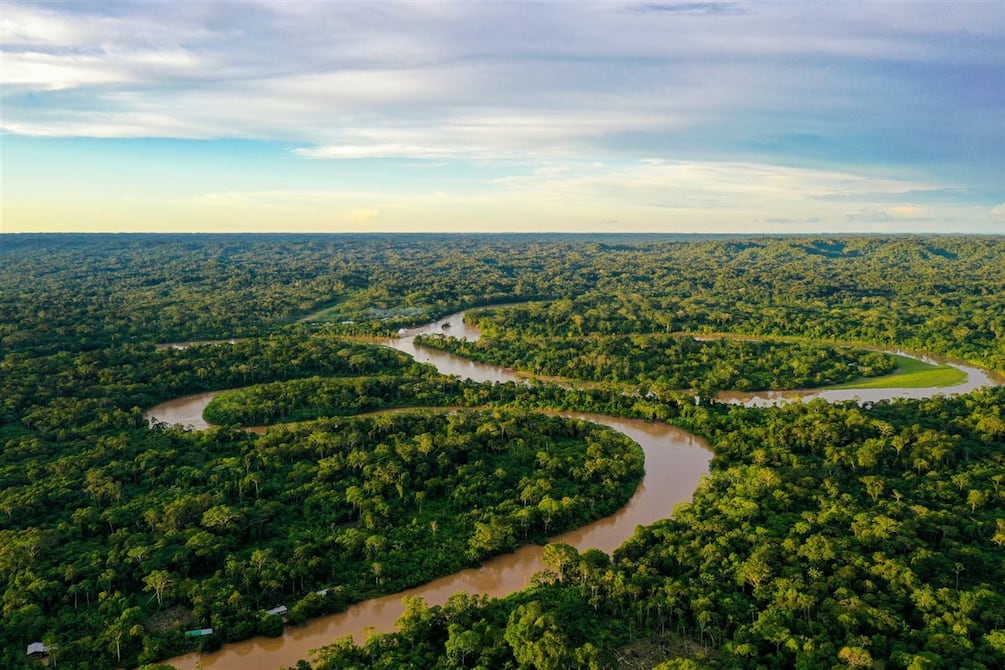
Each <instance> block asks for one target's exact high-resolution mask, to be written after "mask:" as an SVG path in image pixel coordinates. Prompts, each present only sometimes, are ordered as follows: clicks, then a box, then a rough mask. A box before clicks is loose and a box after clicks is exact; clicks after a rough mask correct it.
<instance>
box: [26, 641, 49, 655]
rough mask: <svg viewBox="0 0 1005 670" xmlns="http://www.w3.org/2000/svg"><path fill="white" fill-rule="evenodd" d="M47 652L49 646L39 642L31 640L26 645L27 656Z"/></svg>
mask: <svg viewBox="0 0 1005 670" xmlns="http://www.w3.org/2000/svg"><path fill="white" fill-rule="evenodd" d="M48 653H49V648H48V647H46V646H45V645H44V644H42V643H41V642H32V643H31V644H29V645H28V651H27V654H28V656H31V655H32V654H48Z"/></svg>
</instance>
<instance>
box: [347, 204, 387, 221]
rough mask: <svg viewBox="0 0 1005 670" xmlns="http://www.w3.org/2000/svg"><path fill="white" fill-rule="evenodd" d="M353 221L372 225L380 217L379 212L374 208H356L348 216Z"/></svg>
mask: <svg viewBox="0 0 1005 670" xmlns="http://www.w3.org/2000/svg"><path fill="white" fill-rule="evenodd" d="M349 215H350V216H351V217H352V218H353V220H354V221H358V222H360V223H373V222H374V221H375V220H376V219H377V218H379V217H380V210H379V209H377V208H376V207H358V208H356V209H354V210H352V212H350V214H349Z"/></svg>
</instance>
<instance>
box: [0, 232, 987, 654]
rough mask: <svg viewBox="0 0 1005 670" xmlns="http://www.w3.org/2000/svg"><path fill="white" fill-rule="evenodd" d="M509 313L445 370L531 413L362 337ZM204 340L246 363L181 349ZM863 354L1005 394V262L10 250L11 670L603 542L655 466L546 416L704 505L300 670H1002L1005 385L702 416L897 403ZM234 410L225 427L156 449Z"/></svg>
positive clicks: (909, 245)
mask: <svg viewBox="0 0 1005 670" xmlns="http://www.w3.org/2000/svg"><path fill="white" fill-rule="evenodd" d="M500 303H512V304H510V305H508V306H505V307H497V308H493V309H487V310H479V311H473V312H469V313H468V317H467V318H469V319H474V320H477V322H478V325H479V326H480V328H481V329H482V332H483V336H484V337H483V339H482V340H480V341H479V342H477V343H468V342H464V341H459V340H457V339H451V338H449V337H441V338H436V339H437V341H436V342H431V344H435V345H436V346H440V347H443V348H447V349H450V350H452V351H455V352H457V353H459V354H461V355H464V356H467V357H470V358H474V359H478V360H484V361H491V362H496V363H500V364H504V365H509V366H512V367H515V368H517V369H520V370H524V371H526V372H528V373H529V374H531V375H535V376H537V377H539V379H538V380H537V381H535V382H533V383H528V384H496V385H489V384H475V383H473V382H463V381H461V380H457V379H452V378H444V377H442V376H440V375H438V374H437V373H436V372H435V371H433V370H430V369H429V368H427V367H425V366H421V365H418V364H416V363H415V362H414V361H412V360H411V359H409V358H408V357H407V356H404V355H403V354H400V353H398V352H395V351H392V350H390V349H387V348H384V347H380V346H377V345H375V344H373V343H369V342H366V341H364V339H363V338H364V337H366V336H373V335H388V334H393V333H394V332H396V331H397V329H398V328H401V327H406V326H410V325H414V324H416V323H421V322H424V321H426V320H430V319H432V318H434V317H438V316H443V315H446V314H449V313H452V312H454V311H457V310H461V309H471V308H476V307H482V306H485V305H492V304H497V305H498V304H500ZM696 336H697V339H696ZM723 336H728V337H723ZM739 336H746V337H747V338H750V339H742V338H741V337H739ZM232 338H236V339H234V341H233V342H229V340H231V339H232ZM191 340H225V341H226V342H223V343H218V344H204V345H196V346H188V347H185V348H170V347H168V348H164V347H158V346H157V345H158V344H159V343H169V342H182V341H191ZM870 347H873V348H874V347H888V348H892V347H903V348H907V349H913V350H920V351H927V352H932V353H936V354H942V355H947V356H953V357H957V358H960V359H964V360H967V361H969V362H971V363H974V364H977V365H981V366H984V367H986V368H988V369H990V370H994V371H998V372H999V373H1001V372H1003V371H1005V240H1003V239H1001V238H996V237H930V238H929V237H890V238H884V237H855V238H810V237H794V238H754V237H737V238H700V237H698V238H684V237H673V236H667V237H660V236H593V237H581V236H553V235H540V236H436V235H430V236H392V235H388V236H379V235H376V236H211V235H207V236H131V235H123V236H72V235H67V236H41V235H40V236H34V235H20V236H10V235H7V236H0V354H2V360H0V378H2V380H3V389H4V392H3V395H2V404H0V446H2V449H3V451H2V457H0V510H2V512H3V513H2V514H0V576H2V579H0V587H2V592H0V606H2V608H3V609H2V617H3V622H4V623H3V625H2V626H0V665H3V666H4V667H12V668H17V667H31V664H32V663H33V661H31V660H29V659H27V658H26V654H25V649H26V646H27V645H28V644H30V643H32V642H35V641H42V642H44V643H45V644H46V645H48V647H49V648H50V649H51V653H53V654H54V655H55V656H56V658H55V659H51V660H54V661H58V665H57V667H64V668H107V667H119V666H121V667H134V666H137V665H141V664H145V663H155V662H158V661H162V660H164V659H166V658H169V657H170V656H172V655H174V654H176V653H178V652H181V651H185V650H188V649H192V648H198V647H203V648H206V647H212V646H215V645H219V644H220V643H222V642H224V641H226V640H237V639H242V638H244V637H248V636H250V635H253V634H256V633H265V634H272V635H276V634H279V633H281V631H282V628H283V624H284V622H283V620H282V619H280V618H279V617H278V616H276V615H274V614H268V613H267V610H268V609H271V608H273V607H274V606H275V605H277V604H279V603H280V602H282V603H287V604H289V605H290V608H289V612H288V614H287V619H286V621H285V623H286V624H287V625H295V624H296V623H297V622H298V621H302V620H304V619H306V618H308V617H312V616H315V615H317V614H320V613H324V612H331V611H337V610H339V609H341V608H343V607H344V606H345V605H346V604H347V603H349V602H352V601H356V600H360V599H364V598H368V597H371V596H372V595H375V594H378V593H392V592H396V591H398V590H400V589H401V588H403V587H405V586H408V585H411V584H415V583H418V582H420V581H424V580H428V579H430V578H432V577H433V576H436V575H441V574H445V573H449V572H451V571H454V570H456V569H458V568H460V567H463V566H466V565H470V564H473V563H476V562H477V561H479V560H481V559H482V558H484V557H486V556H490V555H493V554H496V553H499V552H503V551H507V550H510V549H512V548H514V547H516V546H518V545H520V544H523V543H526V542H542V541H544V539H545V538H546V537H547V536H549V535H552V534H554V533H555V532H556V531H558V530H559V529H562V528H571V527H574V526H577V525H579V524H581V523H583V522H585V521H586V520H588V519H594V518H598V517H599V516H602V515H604V514H606V513H608V512H610V511H612V510H613V509H616V508H617V507H618V506H620V505H621V504H623V503H624V501H625V500H627V499H628V497H629V496H630V495H631V493H632V491H633V490H634V488H635V485H636V484H637V482H638V481H639V478H640V476H641V472H642V467H643V463H642V458H641V452H640V451H639V449H638V447H637V446H636V445H634V444H633V443H631V442H630V441H629V440H627V439H626V438H624V437H623V436H621V435H619V434H617V433H614V432H613V431H611V430H609V429H605V428H602V427H599V426H596V425H594V424H589V423H584V422H582V421H577V420H572V419H563V418H559V417H555V416H552V415H550V414H547V413H544V412H543V410H554V409H577V410H582V411H592V412H601V413H605V414H610V415H620V416H631V417H638V418H644V419H649V420H660V421H668V422H671V423H674V424H676V425H679V426H681V427H682V428H685V429H686V430H689V431H691V432H693V433H695V434H697V435H700V436H702V437H704V438H706V439H707V440H708V441H709V443H710V444H711V445H712V447H713V448H714V450H715V457H714V459H713V461H712V464H711V474H710V476H709V477H708V479H707V480H706V481H704V482H703V484H702V485H701V486H700V487H699V488H698V490H697V491H696V492H695V494H694V499H693V501H692V502H691V503H689V504H686V505H683V506H681V507H680V508H678V509H677V510H676V511H675V513H674V514H673V516H672V517H670V518H668V519H666V520H664V521H661V522H659V523H657V524H655V525H653V526H649V527H645V528H640V529H638V531H637V532H636V534H635V536H634V537H633V538H632V539H631V540H629V541H628V542H627V543H626V544H625V545H623V546H622V547H621V548H619V549H618V550H617V551H615V552H614V553H613V555H611V556H608V555H606V554H603V553H601V552H597V551H586V552H583V553H582V554H580V553H579V552H577V551H576V550H575V549H573V548H571V547H567V546H564V545H549V547H547V549H546V560H547V563H548V565H549V569H548V570H547V571H545V572H544V573H542V574H540V575H538V577H537V578H536V580H535V585H534V586H533V587H532V588H529V589H526V590H524V591H520V592H518V593H516V594H513V595H512V596H509V597H507V598H502V599H486V598H480V597H477V596H474V595H471V596H458V597H455V598H453V599H451V601H450V602H449V603H447V604H446V605H444V606H435V607H431V606H427V605H425V604H424V603H422V602H418V601H413V602H410V603H409V604H408V607H407V611H406V614H405V616H404V617H403V619H402V620H401V622H400V624H399V630H398V632H396V633H393V634H390V635H379V636H374V637H373V638H372V639H371V640H370V641H369V642H368V643H367V644H365V645H363V646H356V645H353V644H351V643H350V642H348V641H344V640H343V641H339V642H335V641H333V645H332V646H330V647H328V648H326V649H325V650H324V651H323V652H322V653H321V654H320V655H319V657H318V658H317V659H314V660H313V661H307V660H305V661H303V662H302V664H301V665H302V666H307V665H311V666H312V667H315V668H317V669H321V668H353V667H358V668H364V667H365V668H374V667H376V668H401V667H415V668H420V667H421V668H432V667H441V668H475V667H485V668H506V667H512V668H524V667H526V668H531V667H536V668H565V667H587V668H593V667H616V666H625V665H627V664H628V663H629V662H630V661H631V659H641V660H640V661H639V662H645V663H648V664H649V665H650V666H654V665H659V664H662V667H666V668H702V667H710V668H749V667H766V668H776V667H777V668H788V667H805V668H811V667H812V668H816V667H828V668H829V667H886V668H910V669H912V670H918V669H922V668H942V667H946V668H949V667H959V668H997V667H1003V666H1005V586H1003V585H1005V392H1003V391H1002V389H1001V388H1000V387H995V388H988V389H981V390H976V391H972V392H970V393H967V394H964V395H961V396H956V397H942V396H939V395H937V394H933V397H931V398H929V399H924V400H894V401H884V402H877V403H870V404H866V405H859V404H857V403H841V404H828V403H824V402H822V401H814V402H811V403H807V404H788V405H784V406H781V407H770V408H748V407H740V406H733V405H725V404H721V403H714V402H707V401H706V400H708V399H710V398H711V397H713V396H714V393H715V392H716V391H718V390H723V389H738V390H743V389H756V388H780V389H787V388H798V387H802V386H821V385H829V384H835V383H841V382H847V381H852V380H854V379H857V378H859V377H861V376H866V375H870V374H871V375H883V374H886V373H888V372H889V371H890V370H891V369H892V367H893V360H892V359H891V358H890V357H889V356H888V355H886V354H882V353H877V352H876V351H874V350H872V349H870ZM570 381H576V382H578V385H577V386H570V385H569V382H570ZM222 390H228V391H227V392H226V393H223V394H221V395H219V396H218V397H217V398H216V400H215V401H214V403H213V404H212V405H210V407H209V408H208V410H207V417H208V418H210V419H211V420H212V421H213V422H214V423H218V424H220V425H219V426H218V427H216V428H213V429H210V430H207V431H191V430H187V429H184V428H182V427H173V426H164V425H155V426H152V427H151V426H150V425H148V423H147V421H146V420H145V418H144V415H143V412H144V409H145V408H147V407H149V406H150V405H152V404H154V403H157V402H160V401H163V400H167V399H170V398H173V397H177V396H180V395H185V394H188V393H196V392H201V391H222ZM689 392H698V394H699V395H700V396H701V398H702V402H700V403H696V402H695V400H694V398H693V397H692V396H691V395H689ZM378 410H379V413H372V412H375V411H378ZM367 413H370V414H367ZM290 421H293V422H296V423H292V424H290V425H287V426H282V427H277V428H275V429H273V430H271V431H269V432H267V433H266V434H265V435H261V436H259V435H256V434H252V433H248V432H246V431H244V430H242V429H241V427H242V426H249V425H258V424H263V423H268V424H277V423H285V422H290ZM416 547H419V548H420V549H421V550H418V551H417V550H415V548H416ZM206 627H213V628H214V629H217V630H219V631H220V634H216V635H213V636H206V637H203V638H193V637H187V636H186V635H185V631H187V630H190V629H199V628H206Z"/></svg>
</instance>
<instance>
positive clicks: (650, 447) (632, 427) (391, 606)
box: [147, 314, 998, 670]
mask: <svg viewBox="0 0 1005 670" xmlns="http://www.w3.org/2000/svg"><path fill="white" fill-rule="evenodd" d="M462 317H463V315H462V314H455V315H451V316H449V317H446V318H444V319H441V320H439V321H436V322H434V323H431V324H427V325H425V326H423V327H421V328H415V329H412V330H408V331H402V332H401V333H400V334H399V335H400V336H399V337H398V338H397V339H388V340H382V341H381V343H382V344H384V345H385V346H390V347H392V348H395V349H398V350H400V351H404V352H406V353H408V354H410V355H412V356H413V357H414V358H415V359H416V360H417V361H419V362H421V363H430V364H432V365H434V366H435V367H436V368H437V369H438V370H439V371H440V372H442V373H444V374H448V375H459V376H460V377H462V378H467V379H472V380H475V381H488V382H497V381H498V382H504V381H514V380H518V379H519V377H518V376H517V375H516V374H515V373H514V372H513V371H512V370H509V369H506V368H501V367H497V366H492V365H485V364H482V363H476V362H474V361H470V360H468V359H464V358H460V357H458V356H454V355H452V354H449V353H446V352H442V351H437V350H434V349H428V348H425V347H421V346H418V345H416V344H415V342H414V337H415V335H417V334H420V333H432V332H440V333H444V334H449V335H453V336H455V337H467V338H469V339H477V337H478V335H479V333H478V330H477V328H474V327H472V326H469V325H467V324H465V323H464V321H463V318H462ZM444 324H449V325H447V326H446V327H444ZM175 346H178V345H175ZM895 353H900V352H895ZM952 364H953V365H954V366H955V367H959V368H961V369H963V370H964V371H965V372H966V373H967V381H966V382H964V383H962V384H959V385H956V386H953V387H948V388H940V389H869V390H863V389H859V390H848V391H836V390H835V391H813V392H809V391H808V392H781V393H770V394H749V393H747V394H735V393H734V394H722V396H721V398H722V399H723V400H727V401H729V402H739V403H744V404H756V405H764V404H777V403H779V402H786V401H789V400H793V399H795V400H806V399H809V398H815V397H821V398H824V399H827V400H831V401H833V400H843V399H856V398H857V399H859V400H862V401H870V400H879V399H885V398H891V397H924V396H930V395H933V394H934V393H962V392H966V391H970V390H973V389H976V388H979V387H981V386H986V385H989V384H994V383H997V382H998V380H997V379H994V378H992V377H990V376H989V375H988V374H987V373H986V372H985V371H983V370H980V369H978V368H973V367H971V366H966V365H961V364H958V363H955V362H954V363H952ZM215 395H216V392H213V393H201V394H198V395H192V396H187V397H184V398H178V399H175V400H172V401H169V402H166V403H162V404H160V405H157V406H155V407H152V408H150V409H149V410H148V411H147V417H148V418H149V419H151V420H156V421H163V422H165V423H170V424H175V423H178V424H182V425H187V426H191V427H193V428H195V429H205V428H207V427H208V424H207V423H206V421H205V420H204V419H203V418H202V410H203V409H204V408H205V407H206V405H207V404H208V403H209V401H210V400H211V399H212V398H213V397H214V396H215ZM563 415H564V416H576V417H580V418H585V419H588V420H590V421H596V422H597V423H601V424H604V425H606V426H609V427H611V428H614V429H615V430H618V431H620V432H622V433H624V434H625V435H627V436H629V437H630V438H632V439H633V440H635V441H636V442H638V443H639V445H640V446H641V447H642V449H643V451H644V452H645V468H646V472H645V476H644V477H643V480H642V483H641V484H640V485H639V487H638V489H637V490H636V492H635V495H634V496H633V497H632V499H631V500H630V501H629V502H628V504H627V505H625V506H624V507H623V508H622V509H620V510H619V511H617V512H616V513H614V514H612V515H611V516H609V517H606V518H604V519H600V520H599V521H596V522H594V523H591V524H588V525H587V526H584V527H582V528H579V529H577V530H574V531H571V532H569V533H565V534H563V535H559V536H556V537H554V538H552V541H554V542H565V543H567V544H571V545H573V546H575V547H577V548H578V549H580V550H581V551H582V550H585V549H589V548H598V549H601V550H603V551H605V552H608V553H609V552H611V551H613V550H614V549H616V548H617V547H619V546H620V545H621V544H622V543H623V542H624V541H625V540H627V539H628V538H629V537H631V535H632V534H633V533H634V532H635V528H636V526H639V525H646V524H651V523H653V522H655V521H658V520H660V519H664V518H666V517H668V516H670V514H671V512H672V511H673V508H674V507H675V506H676V505H677V504H678V503H680V502H683V501H687V500H690V499H691V496H692V495H693V493H694V490H695V488H696V487H697V485H698V482H699V481H700V479H701V477H702V475H703V474H705V473H707V472H708V464H709V461H710V460H711V457H712V452H711V450H710V449H709V447H708V445H707V444H706V443H705V442H704V441H703V440H701V439H700V438H698V437H696V436H694V435H691V434H690V433H687V432H686V431H683V430H680V429H678V428H674V427H673V426H669V425H667V424H663V423H658V422H646V421H640V420H634V419H622V418H616V417H609V416H600V415H586V414H573V413H566V414H563ZM541 553H542V548H541V547H539V546H536V545H530V546H527V547H524V548H522V549H520V550H519V551H517V552H515V553H512V554H507V555H504V556H498V557H496V558H493V559H491V560H489V561H487V562H486V563H484V564H483V565H482V566H481V567H479V568H474V569H468V570H463V571H461V572H458V573H456V574H453V575H450V576H447V577H443V578H441V579H437V580H435V581H433V582H430V583H428V584H425V585H423V586H419V587H416V588H414V589H410V590H408V591H403V592H400V593H395V594H392V595H388V596H384V597H382V598H375V599H373V600H367V601H364V602H361V603H357V604H355V605H351V606H350V607H349V608H347V609H346V610H345V611H344V612H341V613H339V614H333V615H329V616H324V617H319V618H317V619H312V620H310V621H308V622H306V623H304V624H302V625H299V626H288V627H287V628H286V630H285V631H284V633H283V635H282V637H278V638H263V637H255V638H251V639H249V640H245V641H244V642H237V643H232V644H227V645H225V646H224V647H223V648H222V649H220V650H218V651H215V652H212V653H209V654H199V653H191V654H187V655H185V656H180V657H177V658H173V659H170V660H168V661H167V662H168V663H171V664H172V665H174V666H176V667H178V668H180V669H181V670H196V668H199V667H201V668H206V669H212V670H275V669H276V668H279V667H287V666H294V665H296V662H297V661H298V660H299V659H301V658H309V657H310V656H311V650H313V649H317V648H318V647H321V646H324V645H327V644H330V643H332V642H333V641H335V640H336V639H338V638H341V637H345V636H347V635H351V636H352V637H353V639H355V640H356V641H357V642H363V641H365V640H366V638H367V636H369V635H371V634H373V633H381V632H388V631H391V630H393V629H394V626H395V622H396V621H397V619H398V617H399V616H400V615H401V614H402V612H403V611H404V605H403V603H402V600H403V598H405V597H406V596H416V597H421V598H422V599H423V600H425V601H426V602H427V603H428V604H430V605H442V604H443V603H445V602H446V600H447V599H448V598H449V597H450V596H451V595H453V594H454V593H457V592H458V591H464V592H467V593H483V594H488V595H490V596H504V595H507V594H509V593H512V592H514V591H517V590H519V589H522V588H524V587H526V586H528V585H529V584H530V580H531V577H532V576H533V575H534V574H535V573H536V572H539V571H541V570H542V569H543V568H544V566H543V564H542V562H541Z"/></svg>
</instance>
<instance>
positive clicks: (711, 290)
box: [0, 235, 1005, 370]
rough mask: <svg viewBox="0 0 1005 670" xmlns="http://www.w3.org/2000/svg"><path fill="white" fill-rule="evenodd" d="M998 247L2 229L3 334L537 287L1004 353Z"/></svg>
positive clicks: (186, 326)
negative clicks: (20, 231) (18, 231)
mask: <svg viewBox="0 0 1005 670" xmlns="http://www.w3.org/2000/svg"><path fill="white" fill-rule="evenodd" d="M1003 257H1005V241H1003V239H1002V238H1000V237H972V236H966V237H963V236H960V237H879V236H875V237H845V238H812V237H796V238H756V237H740V238H712V239H694V238H693V236H692V237H688V238H684V237H677V236H652V235H650V236H641V235H639V236H633V235H626V236H606V237H596V238H592V237H584V236H575V235H565V236H563V235H454V236H451V235H314V236H312V235H195V236H192V235H86V236H74V235H18V236H12V235H0V287H2V288H3V290H2V291H0V350H2V351H3V352H14V351H24V352H31V353H33V354H38V353H54V352H56V351H60V350H65V351H80V350H92V349H98V348H103V347H107V346H112V345H118V344H128V343H134V342H136V343H139V342H143V343H149V342H170V341H181V340H193V339H219V338H230V337H237V336H260V335H263V334H267V333H271V332H274V331H276V330H277V329H281V328H284V327H297V328H299V327H314V328H317V327H318V326H317V325H314V326H311V325H310V324H309V323H308V324H307V325H302V326H290V325H288V324H292V323H293V322H295V321H296V320H297V319H299V318H301V317H305V316H308V315H309V314H311V313H312V312H317V311H319V310H322V309H323V308H330V309H328V310H327V311H324V312H323V313H321V314H319V315H317V316H314V317H312V318H311V321H324V322H327V323H328V324H329V325H328V326H326V327H327V328H329V329H333V330H335V331H341V332H344V333H352V334H365V333H378V332H380V333H389V332H393V331H394V330H396V329H397V328H398V327H399V326H404V325H410V324H415V323H422V322H424V321H426V320H428V319H430V318H432V317H434V316H440V315H444V314H449V313H451V312H453V311H457V310H461V309H465V308H470V307H474V306H479V305H487V304H491V303H496V302H516V301H526V300H534V299H541V298H547V299H549V300H551V301H553V302H552V304H551V305H550V306H549V307H548V308H547V310H545V311H543V312H537V313H535V316H537V317H540V319H539V321H538V322H536V323H534V322H532V321H527V320H521V321H520V324H521V328H520V331H521V332H523V333H526V334H537V335H550V336H553V335H562V336H571V335H581V334H583V333H590V334H607V335H611V334H635V333H667V332H672V331H697V332H718V331H725V332H730V333H743V334H751V335H762V336H763V335H788V336H799V337H806V338H811V339H829V340H837V341H858V342H870V343H874V344H882V345H899V346H904V347H909V348H913V349H919V350H925V351H932V352H936V353H943V354H951V355H956V356H959V357H961V358H965V359H967V360H971V361H973V362H975V363H978V364H983V365H986V366H988V367H990V368H992V369H997V370H1005V348H1003V347H1005V345H1003V344H1002V342H1003V341H1005V338H1003V335H1005V316H1003V315H1005V263H1003V262H1002V259H1003ZM516 314H518V313H516V312H514V313H511V316H514V315H516ZM487 334H488V335H490V336H493V335H495V333H492V332H487Z"/></svg>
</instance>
